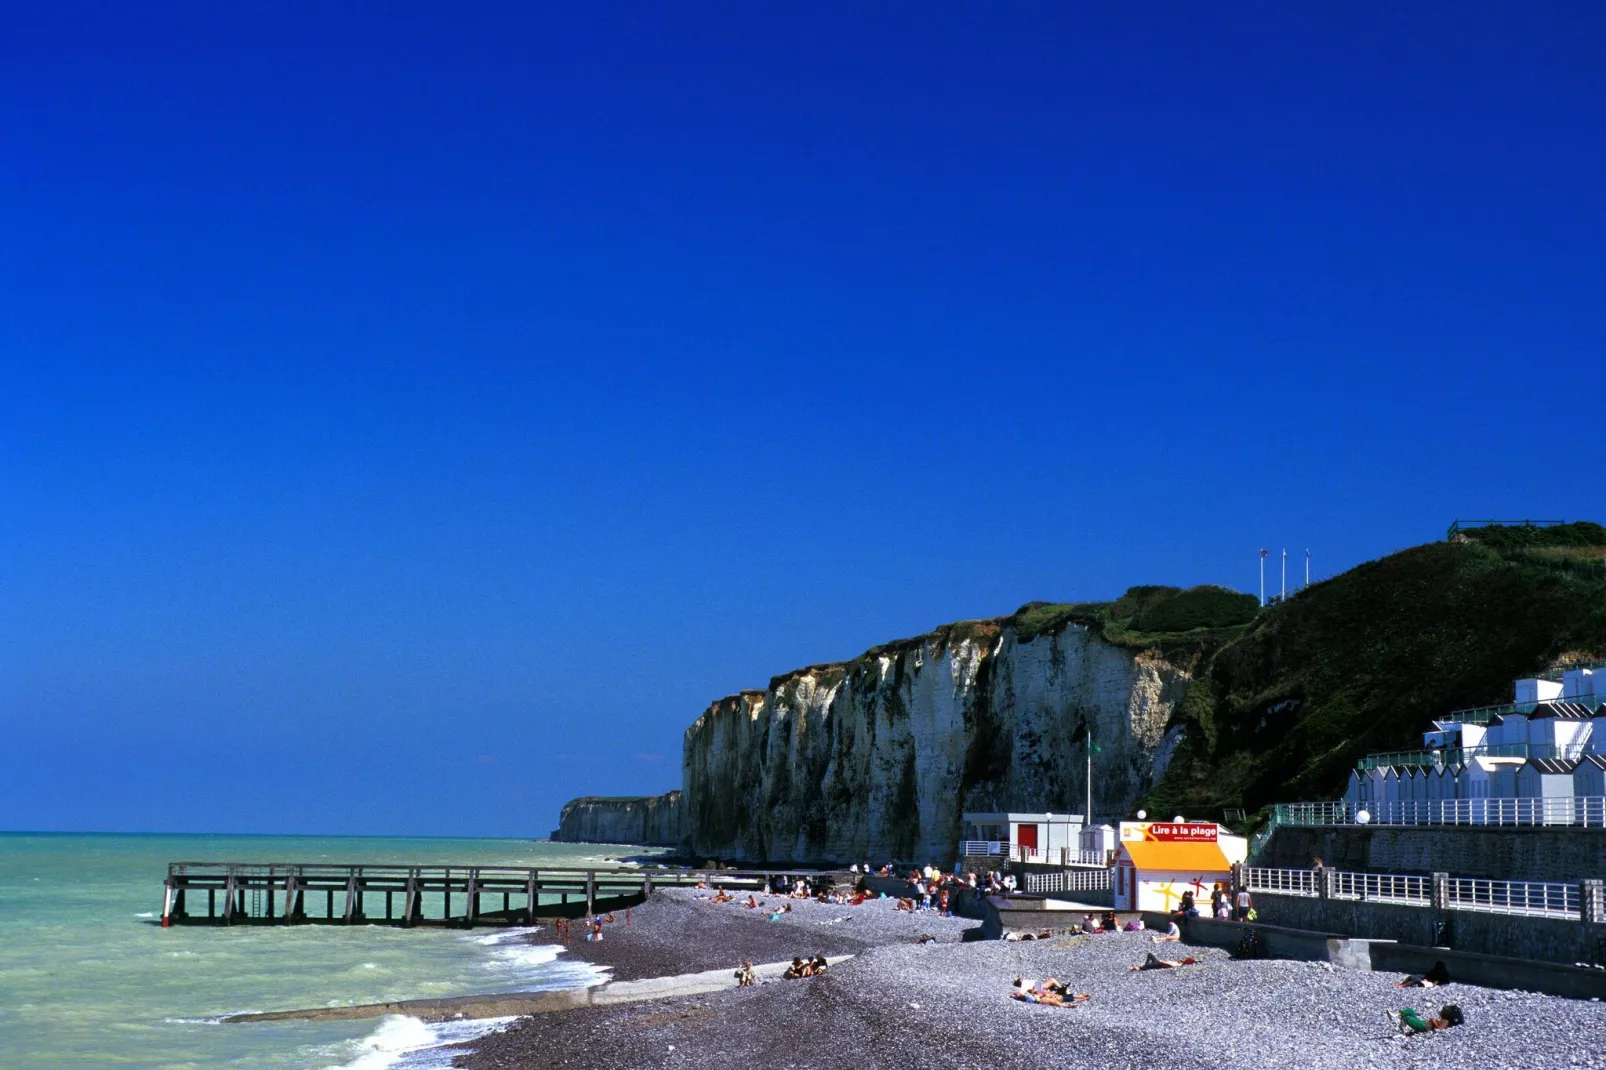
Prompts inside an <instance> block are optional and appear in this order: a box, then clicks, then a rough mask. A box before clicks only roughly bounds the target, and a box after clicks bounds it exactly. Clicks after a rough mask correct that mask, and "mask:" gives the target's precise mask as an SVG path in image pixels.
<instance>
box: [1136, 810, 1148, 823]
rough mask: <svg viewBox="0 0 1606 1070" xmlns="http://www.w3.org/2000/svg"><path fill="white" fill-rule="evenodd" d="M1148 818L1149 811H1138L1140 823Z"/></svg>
mask: <svg viewBox="0 0 1606 1070" xmlns="http://www.w3.org/2000/svg"><path fill="white" fill-rule="evenodd" d="M1148 816H1149V811H1147V810H1139V811H1138V820H1139V821H1142V820H1143V819H1144V818H1146V817H1148Z"/></svg>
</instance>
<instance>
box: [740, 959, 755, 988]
mask: <svg viewBox="0 0 1606 1070" xmlns="http://www.w3.org/2000/svg"><path fill="white" fill-rule="evenodd" d="M756 984H758V975H757V974H756V973H754V972H753V964H752V963H751V962H750V961H748V960H747V959H743V960H742V965H741V967H740V968H738V969H737V971H736V986H737V987H738V988H750V987H751V986H753V985H756Z"/></svg>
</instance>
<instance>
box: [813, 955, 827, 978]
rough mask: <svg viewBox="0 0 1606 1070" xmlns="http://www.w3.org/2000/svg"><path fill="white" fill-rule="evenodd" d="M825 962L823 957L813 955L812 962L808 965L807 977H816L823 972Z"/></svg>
mask: <svg viewBox="0 0 1606 1070" xmlns="http://www.w3.org/2000/svg"><path fill="white" fill-rule="evenodd" d="M825 967H826V961H825V956H824V955H815V956H814V961H813V962H811V963H809V976H810V977H818V976H820V974H822V973H824V972H825Z"/></svg>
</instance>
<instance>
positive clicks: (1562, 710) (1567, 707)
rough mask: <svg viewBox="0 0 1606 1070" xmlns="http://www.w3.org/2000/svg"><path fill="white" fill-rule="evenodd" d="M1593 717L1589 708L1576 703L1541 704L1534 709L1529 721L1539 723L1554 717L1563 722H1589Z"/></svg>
mask: <svg viewBox="0 0 1606 1070" xmlns="http://www.w3.org/2000/svg"><path fill="white" fill-rule="evenodd" d="M1591 716H1592V715H1591V714H1590V712H1589V707H1588V706H1581V705H1579V704H1578V703H1576V702H1541V703H1540V704H1539V705H1537V706H1535V707H1534V709H1533V712H1532V713H1530V714H1529V715H1528V719H1529V720H1530V721H1538V720H1542V719H1544V718H1546V717H1554V718H1556V719H1558V720H1562V721H1587V720H1589V718H1590V717H1591Z"/></svg>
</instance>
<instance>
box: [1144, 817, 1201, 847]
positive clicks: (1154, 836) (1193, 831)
mask: <svg viewBox="0 0 1606 1070" xmlns="http://www.w3.org/2000/svg"><path fill="white" fill-rule="evenodd" d="M1143 838H1144V839H1146V840H1158V841H1160V842H1162V843H1215V842H1216V825H1215V822H1203V821H1201V822H1198V823H1194V822H1188V823H1186V824H1181V825H1178V824H1175V823H1173V822H1156V823H1154V824H1152V825H1149V826H1148V827H1147V828H1145V829H1144V830H1143Z"/></svg>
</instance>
